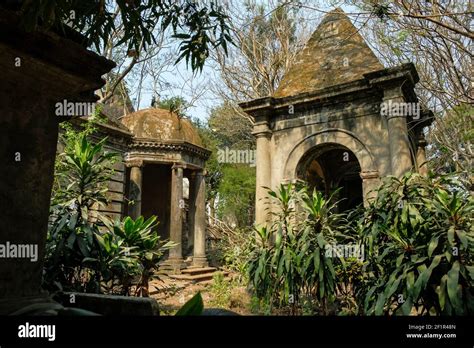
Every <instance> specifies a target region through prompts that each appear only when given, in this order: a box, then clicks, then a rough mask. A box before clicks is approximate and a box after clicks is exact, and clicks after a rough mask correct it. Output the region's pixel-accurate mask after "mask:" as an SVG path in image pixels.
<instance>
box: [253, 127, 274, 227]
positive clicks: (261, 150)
mask: <svg viewBox="0 0 474 348" xmlns="http://www.w3.org/2000/svg"><path fill="white" fill-rule="evenodd" d="M252 134H253V135H255V137H256V138H257V156H256V167H257V168H256V169H257V173H256V174H257V175H256V192H255V225H256V226H262V225H265V224H266V223H267V222H268V217H267V214H268V210H267V208H268V207H267V206H266V204H265V202H266V198H267V194H268V192H267V189H265V188H264V187H265V186H266V187H270V185H271V177H272V176H271V148H270V139H271V134H272V133H271V131H270V128H269V127H268V123H267V122H260V123H256V124H255V125H254V131H253V132H252Z"/></svg>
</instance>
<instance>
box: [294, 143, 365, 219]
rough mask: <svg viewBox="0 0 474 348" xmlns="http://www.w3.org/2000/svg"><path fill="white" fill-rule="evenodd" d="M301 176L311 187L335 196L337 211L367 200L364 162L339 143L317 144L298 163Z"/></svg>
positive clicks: (350, 207)
mask: <svg viewBox="0 0 474 348" xmlns="http://www.w3.org/2000/svg"><path fill="white" fill-rule="evenodd" d="M296 172H297V178H298V179H300V180H303V181H305V182H306V183H307V185H308V187H309V188H310V189H311V190H313V189H316V190H318V191H320V192H322V193H324V194H325V196H326V197H329V196H331V195H333V197H334V199H335V202H337V211H338V212H343V211H346V210H349V209H352V208H355V207H356V206H358V205H359V204H362V202H363V194H362V178H361V177H360V172H361V169H360V164H359V161H358V160H357V157H356V156H355V155H354V153H353V152H352V151H351V150H349V149H348V148H346V147H345V146H342V145H339V144H333V143H331V144H323V145H317V146H316V147H314V148H313V149H311V150H310V151H308V152H307V153H306V154H305V155H304V156H303V158H301V160H300V162H299V163H298V166H297V169H296Z"/></svg>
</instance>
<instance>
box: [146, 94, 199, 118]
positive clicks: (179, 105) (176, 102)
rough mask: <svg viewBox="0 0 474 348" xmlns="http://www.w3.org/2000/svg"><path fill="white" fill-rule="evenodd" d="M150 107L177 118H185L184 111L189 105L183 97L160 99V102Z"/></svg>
mask: <svg viewBox="0 0 474 348" xmlns="http://www.w3.org/2000/svg"><path fill="white" fill-rule="evenodd" d="M152 106H155V107H157V108H160V109H165V110H169V111H170V112H174V113H175V114H176V115H178V116H179V117H185V116H186V110H187V109H188V108H189V107H190V104H189V103H188V102H187V101H186V99H184V98H183V97H170V98H165V99H160V101H158V102H157V103H156V104H155V105H152Z"/></svg>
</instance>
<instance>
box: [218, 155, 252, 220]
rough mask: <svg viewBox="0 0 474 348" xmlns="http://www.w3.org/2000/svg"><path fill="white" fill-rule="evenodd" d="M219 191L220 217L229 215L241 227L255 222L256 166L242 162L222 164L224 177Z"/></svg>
mask: <svg viewBox="0 0 474 348" xmlns="http://www.w3.org/2000/svg"><path fill="white" fill-rule="evenodd" d="M218 193H219V203H220V204H219V208H218V216H219V217H221V218H223V217H225V216H227V217H229V218H230V219H231V220H233V221H235V222H236V225H237V226H238V227H240V228H243V227H245V226H251V225H252V224H253V219H254V204H255V203H254V202H255V167H249V166H247V165H242V164H228V165H225V166H222V179H221V182H220V185H219V189H218Z"/></svg>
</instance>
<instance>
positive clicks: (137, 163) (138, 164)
mask: <svg viewBox="0 0 474 348" xmlns="http://www.w3.org/2000/svg"><path fill="white" fill-rule="evenodd" d="M125 166H126V167H127V168H131V167H144V166H145V163H144V162H143V160H138V159H135V160H129V161H125Z"/></svg>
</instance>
